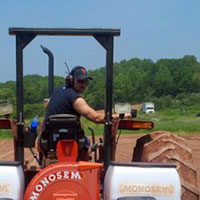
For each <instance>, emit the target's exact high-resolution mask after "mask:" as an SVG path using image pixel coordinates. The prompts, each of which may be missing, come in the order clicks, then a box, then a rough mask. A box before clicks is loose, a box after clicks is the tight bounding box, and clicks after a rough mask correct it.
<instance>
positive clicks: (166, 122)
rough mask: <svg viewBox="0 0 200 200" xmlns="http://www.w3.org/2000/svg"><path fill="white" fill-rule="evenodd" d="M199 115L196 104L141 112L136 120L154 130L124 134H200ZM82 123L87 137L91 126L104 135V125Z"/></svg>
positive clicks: (3, 135) (0, 134)
mask: <svg viewBox="0 0 200 200" xmlns="http://www.w3.org/2000/svg"><path fill="white" fill-rule="evenodd" d="M198 113H200V104H195V105H193V106H190V107H185V108H181V109H165V110H163V111H156V112H155V113H151V114H144V113H142V112H139V113H138V117H137V118H136V119H134V120H146V121H152V122H153V123H154V128H153V129H152V130H138V131H128V130H122V134H123V133H129V134H134V133H149V132H152V131H159V130H162V131H168V132H172V133H175V134H193V133H200V117H196V115H197V114H198ZM40 120H42V119H40ZM82 122H83V127H84V130H85V132H86V134H87V135H91V132H90V130H89V129H88V127H89V126H90V127H92V129H93V130H94V132H95V134H96V135H102V134H103V133H104V125H103V124H95V123H93V122H90V121H88V120H87V119H85V118H82ZM26 124H30V120H27V121H26ZM0 139H1V140H2V139H12V133H11V131H10V130H1V129H0Z"/></svg>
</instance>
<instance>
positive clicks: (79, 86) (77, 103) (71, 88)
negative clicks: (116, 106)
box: [44, 66, 131, 160]
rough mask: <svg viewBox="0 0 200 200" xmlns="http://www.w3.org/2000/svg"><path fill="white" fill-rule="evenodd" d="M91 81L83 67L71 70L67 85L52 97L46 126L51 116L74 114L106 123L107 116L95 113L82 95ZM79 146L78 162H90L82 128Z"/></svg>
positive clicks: (86, 140)
mask: <svg viewBox="0 0 200 200" xmlns="http://www.w3.org/2000/svg"><path fill="white" fill-rule="evenodd" d="M89 80H92V78H91V77H90V76H89V74H88V72H87V70H86V69H85V68H84V67H83V66H76V67H74V68H73V69H72V70H71V72H70V73H69V74H68V75H67V76H66V79H65V84H64V85H61V86H59V87H58V88H57V89H56V90H55V91H54V92H53V93H52V95H51V98H50V101H49V103H48V106H47V110H46V114H45V120H44V126H45V124H46V122H47V120H48V118H49V116H51V115H57V114H72V115H75V116H77V117H78V118H80V117H81V116H84V117H85V118H87V119H88V120H90V121H92V122H94V123H104V119H105V114H104V113H102V112H98V111H95V110H94V109H93V108H91V107H90V106H89V105H88V104H87V102H86V101H85V99H84V98H83V97H82V96H81V93H82V92H84V91H85V89H86V87H87V86H88V84H89ZM112 117H113V119H114V120H115V119H118V118H119V115H118V114H113V115H112ZM125 117H126V118H129V117H131V114H126V115H125ZM83 140H84V143H85V145H80V144H81V142H80V141H83ZM78 146H79V153H78V154H79V157H78V160H88V159H89V156H88V147H87V146H88V139H87V138H86V137H85V134H84V131H83V129H82V128H81V126H80V128H79V131H78Z"/></svg>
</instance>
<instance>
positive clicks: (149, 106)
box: [142, 102, 155, 114]
mask: <svg viewBox="0 0 200 200" xmlns="http://www.w3.org/2000/svg"><path fill="white" fill-rule="evenodd" d="M142 112H145V113H147V114H148V113H154V112H155V110H154V103H152V102H146V103H144V104H143V105H142Z"/></svg>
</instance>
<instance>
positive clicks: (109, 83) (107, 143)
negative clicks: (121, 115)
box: [104, 35, 113, 169]
mask: <svg viewBox="0 0 200 200" xmlns="http://www.w3.org/2000/svg"><path fill="white" fill-rule="evenodd" d="M106 50H107V51H106V109H105V118H106V119H105V120H106V122H105V133H104V162H105V163H104V165H105V169H107V168H108V165H109V162H110V160H111V159H112V145H111V139H112V138H111V133H112V92H113V35H110V36H108V38H107V49H106Z"/></svg>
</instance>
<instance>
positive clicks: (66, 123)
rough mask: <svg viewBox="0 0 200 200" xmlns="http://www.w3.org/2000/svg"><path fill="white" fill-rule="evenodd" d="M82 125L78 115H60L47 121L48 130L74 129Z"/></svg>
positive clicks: (53, 116) (52, 116) (50, 117)
mask: <svg viewBox="0 0 200 200" xmlns="http://www.w3.org/2000/svg"><path fill="white" fill-rule="evenodd" d="M79 124H80V122H79V118H78V117H77V116H76V115H70V114H58V115H50V116H49V118H48V119H47V123H46V127H47V128H64V127H66V128H72V127H76V126H78V125H79Z"/></svg>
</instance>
